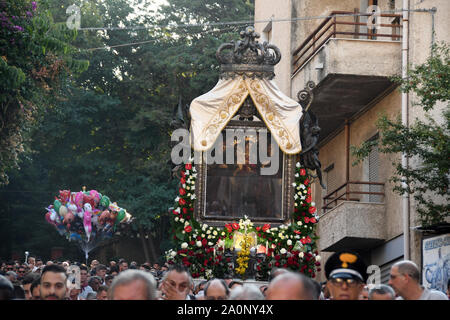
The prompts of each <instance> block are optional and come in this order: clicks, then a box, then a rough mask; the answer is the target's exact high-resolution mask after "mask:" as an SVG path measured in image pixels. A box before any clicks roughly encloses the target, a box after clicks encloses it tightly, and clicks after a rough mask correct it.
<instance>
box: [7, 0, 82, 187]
mask: <svg viewBox="0 0 450 320" xmlns="http://www.w3.org/2000/svg"><path fill="white" fill-rule="evenodd" d="M40 3H43V4H44V5H43V6H42V8H41V7H38V5H37V3H36V2H35V1H32V2H31V1H28V0H17V1H8V2H4V1H2V2H0V24H1V29H0V92H1V95H0V185H3V184H7V183H8V175H7V171H8V170H10V169H12V168H17V167H18V163H19V155H20V154H21V153H22V152H23V151H24V150H25V149H26V143H25V140H26V139H27V135H26V132H27V131H28V130H29V129H30V125H32V124H33V122H34V121H35V120H36V115H37V114H39V113H41V112H45V110H47V109H48V108H49V107H51V106H52V102H53V101H54V98H55V95H58V94H59V90H60V88H61V85H62V84H63V82H64V81H65V80H66V79H67V78H68V77H70V75H71V74H72V73H79V72H82V71H83V70H85V69H86V68H87V66H88V62H87V61H85V60H77V59H73V54H74V52H75V48H74V47H73V46H72V45H71V42H72V41H73V40H74V39H75V37H76V35H77V33H76V31H75V30H69V29H68V28H67V27H65V26H64V25H62V24H58V23H54V21H53V19H52V16H51V15H50V13H49V11H48V10H45V3H46V2H45V1H42V2H40Z"/></svg>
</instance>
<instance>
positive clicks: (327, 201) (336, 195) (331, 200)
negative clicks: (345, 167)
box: [322, 181, 385, 213]
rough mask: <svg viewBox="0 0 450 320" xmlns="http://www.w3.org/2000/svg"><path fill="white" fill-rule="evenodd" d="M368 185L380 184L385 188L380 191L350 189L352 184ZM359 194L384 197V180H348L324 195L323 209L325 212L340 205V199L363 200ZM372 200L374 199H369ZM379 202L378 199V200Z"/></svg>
mask: <svg viewBox="0 0 450 320" xmlns="http://www.w3.org/2000/svg"><path fill="white" fill-rule="evenodd" d="M352 184H353V185H368V186H380V188H382V189H383V190H382V191H380V192H374V191H360V190H357V191H355V190H350V185H352ZM358 195H369V196H371V195H372V196H380V197H383V198H384V195H385V194H384V183H383V182H369V181H348V182H345V183H344V184H343V185H341V186H340V187H338V188H337V189H335V190H333V191H332V192H330V193H329V194H327V195H326V196H325V197H323V206H322V211H323V213H325V212H326V211H327V210H329V209H332V208H334V207H335V206H337V205H338V201H362V200H363V199H361V198H360V197H357V196H358ZM369 202H372V201H369ZM377 202H378V201H377Z"/></svg>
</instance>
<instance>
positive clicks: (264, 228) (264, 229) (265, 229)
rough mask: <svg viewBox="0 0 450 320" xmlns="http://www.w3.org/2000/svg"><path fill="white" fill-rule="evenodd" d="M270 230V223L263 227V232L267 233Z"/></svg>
mask: <svg viewBox="0 0 450 320" xmlns="http://www.w3.org/2000/svg"><path fill="white" fill-rule="evenodd" d="M269 229H270V224H268V223H266V224H265V225H263V227H262V231H263V232H266V231H267V230H269Z"/></svg>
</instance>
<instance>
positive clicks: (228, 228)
mask: <svg viewBox="0 0 450 320" xmlns="http://www.w3.org/2000/svg"><path fill="white" fill-rule="evenodd" d="M225 229H227V231H228V232H232V231H233V228H232V227H231V224H226V225H225Z"/></svg>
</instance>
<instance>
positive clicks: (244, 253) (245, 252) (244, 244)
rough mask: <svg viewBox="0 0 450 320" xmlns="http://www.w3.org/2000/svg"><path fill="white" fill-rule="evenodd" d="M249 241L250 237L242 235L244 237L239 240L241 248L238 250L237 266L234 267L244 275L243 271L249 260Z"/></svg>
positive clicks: (245, 269)
mask: <svg viewBox="0 0 450 320" xmlns="http://www.w3.org/2000/svg"><path fill="white" fill-rule="evenodd" d="M250 243H251V237H250V236H249V235H247V234H246V235H244V238H243V239H242V240H241V242H240V245H241V250H240V251H239V252H238V257H237V260H236V261H237V263H238V267H237V268H236V270H235V271H236V273H237V274H240V275H241V276H244V274H245V272H246V271H247V268H248V260H250Z"/></svg>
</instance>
